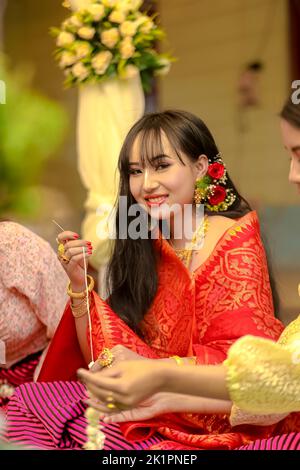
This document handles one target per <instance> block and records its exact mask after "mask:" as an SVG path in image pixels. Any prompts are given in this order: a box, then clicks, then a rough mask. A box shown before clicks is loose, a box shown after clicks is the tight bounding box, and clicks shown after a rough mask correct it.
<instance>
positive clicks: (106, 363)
mask: <svg viewBox="0 0 300 470" xmlns="http://www.w3.org/2000/svg"><path fill="white" fill-rule="evenodd" d="M113 360H114V355H113V353H112V352H111V350H110V349H108V348H103V349H102V351H101V353H100V356H99V357H98V359H97V362H98V363H99V364H100V366H101V367H110V366H111V365H112V363H113Z"/></svg>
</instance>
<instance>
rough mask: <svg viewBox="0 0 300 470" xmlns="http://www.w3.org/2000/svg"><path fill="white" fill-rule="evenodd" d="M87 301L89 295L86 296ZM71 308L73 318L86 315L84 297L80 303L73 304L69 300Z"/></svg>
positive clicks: (86, 309)
mask: <svg viewBox="0 0 300 470" xmlns="http://www.w3.org/2000/svg"><path fill="white" fill-rule="evenodd" d="M88 302H90V296H89V298H88ZM71 310H72V315H73V317H74V318H80V317H83V316H84V315H86V314H87V312H88V308H87V301H86V299H84V300H83V301H82V302H80V304H77V305H73V304H72V302H71Z"/></svg>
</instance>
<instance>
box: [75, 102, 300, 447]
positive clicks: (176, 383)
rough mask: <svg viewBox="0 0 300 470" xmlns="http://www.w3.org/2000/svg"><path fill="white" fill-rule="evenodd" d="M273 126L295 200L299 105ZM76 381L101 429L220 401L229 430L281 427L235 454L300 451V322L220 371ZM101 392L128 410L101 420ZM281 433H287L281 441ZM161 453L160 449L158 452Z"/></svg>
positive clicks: (108, 375) (243, 342)
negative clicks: (96, 414)
mask: <svg viewBox="0 0 300 470" xmlns="http://www.w3.org/2000/svg"><path fill="white" fill-rule="evenodd" d="M280 124H281V133H282V138H283V142H284V146H285V148H286V150H287V152H288V154H289V157H290V173H289V180H290V182H291V183H292V184H294V185H295V186H296V187H297V189H298V190H299V192H300V105H299V104H298V105H297V104H294V103H292V101H291V100H290V99H289V100H288V101H287V103H286V104H285V105H284V107H283V109H282V112H281V122H280ZM299 295H300V284H299ZM79 376H80V377H81V379H83V380H84V381H85V382H86V384H87V386H88V388H89V389H90V391H91V392H92V393H93V395H94V397H95V398H97V399H98V402H95V400H92V401H91V404H92V405H93V406H94V407H96V408H97V409H98V410H99V411H101V413H102V414H103V416H105V418H104V421H105V422H106V423H122V422H127V421H136V420H139V419H150V418H152V417H153V416H157V415H158V414H161V413H164V412H166V411H168V412H171V411H172V412H188V411H189V412H192V411H194V412H199V411H200V410H201V411H202V412H204V410H205V409H206V410H207V411H208V412H210V410H211V409H212V407H213V406H214V403H216V399H217V400H226V401H224V402H223V403H224V409H226V406H227V407H231V404H230V400H232V402H233V404H234V406H233V407H232V411H231V416H230V422H231V424H232V425H233V426H234V425H241V424H245V423H246V424H253V423H256V424H260V425H267V424H270V423H271V422H272V423H277V422H280V421H281V423H279V425H278V426H277V427H276V429H275V430H274V437H272V438H270V439H263V440H257V441H255V442H253V443H251V444H249V445H248V446H244V447H243V449H246V450H250V449H251V450H300V432H297V431H299V429H300V315H299V316H298V318H297V319H296V320H294V321H293V322H292V323H290V324H289V325H288V327H287V328H286V329H285V330H284V332H283V333H282V334H281V336H280V338H279V340H278V341H277V342H274V341H270V340H268V339H263V338H256V337H254V336H250V335H247V336H245V337H243V338H241V339H239V340H238V341H236V342H235V343H234V345H233V346H232V347H231V348H230V349H229V352H228V358H227V360H226V361H225V362H224V363H223V364H222V365H217V366H199V367H190V366H188V367H177V366H176V365H170V364H158V363H157V362H154V361H149V362H148V363H147V364H144V367H143V369H142V370H141V369H140V368H139V364H138V363H136V362H131V361H129V362H128V361H127V362H125V363H120V364H118V366H116V367H114V368H112V369H106V370H103V371H102V372H101V373H100V374H99V373H97V374H91V373H90V372H88V371H85V370H81V371H79ZM108 391H109V393H110V394H111V395H112V396H113V397H114V399H115V400H116V401H117V403H118V405H119V406H123V407H124V406H125V407H127V408H128V409H125V410H123V411H121V410H118V409H117V408H116V409H115V410H112V412H111V413H109V410H108V409H107V407H106V406H105V397H106V396H107V394H108ZM170 392H171V393H170ZM180 393H183V394H190V395H179V394H180ZM204 397H205V398H204ZM218 403H220V402H218ZM129 407H130V408H131V409H129ZM290 413H293V414H291V415H289V414H290ZM287 415H289V416H288V418H287V419H284V418H285V417H286V416H287ZM282 420H283V421H282ZM289 429H290V430H291V431H292V432H290V433H287V430H289ZM163 445H165V442H164V443H160V444H158V446H160V447H161V446H163Z"/></svg>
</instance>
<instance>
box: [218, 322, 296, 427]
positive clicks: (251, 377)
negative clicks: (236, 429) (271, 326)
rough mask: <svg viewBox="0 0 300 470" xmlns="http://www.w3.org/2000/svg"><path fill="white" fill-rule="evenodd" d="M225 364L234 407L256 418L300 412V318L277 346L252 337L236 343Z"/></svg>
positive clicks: (288, 328)
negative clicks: (264, 415) (272, 414)
mask: <svg viewBox="0 0 300 470" xmlns="http://www.w3.org/2000/svg"><path fill="white" fill-rule="evenodd" d="M224 364H225V366H226V367H227V385H228V390H229V394H230V397H231V399H232V401H233V403H234V405H236V406H237V407H239V408H241V409H242V410H245V411H247V412H251V413H257V414H266V413H268V414H271V413H290V412H292V411H300V316H299V317H298V318H297V319H296V320H295V321H294V322H292V323H291V324H290V325H289V326H288V327H287V328H286V329H285V330H284V332H283V333H282V335H281V337H280V339H279V340H278V342H277V343H275V342H273V341H271V340H268V339H264V338H258V337H254V336H244V337H243V338H241V339H239V340H238V341H237V342H236V343H235V344H234V345H233V346H232V347H231V348H230V351H229V354H228V358H227V359H226V361H225V362H224ZM253 416H254V415H253ZM248 422H249V421H248Z"/></svg>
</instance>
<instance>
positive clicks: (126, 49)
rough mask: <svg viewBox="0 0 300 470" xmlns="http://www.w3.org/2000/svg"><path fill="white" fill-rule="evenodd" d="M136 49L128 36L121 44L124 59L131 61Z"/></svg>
mask: <svg viewBox="0 0 300 470" xmlns="http://www.w3.org/2000/svg"><path fill="white" fill-rule="evenodd" d="M134 51H135V47H134V45H133V43H132V39H131V38H130V37H129V36H127V37H126V38H124V39H123V40H122V41H121V43H120V52H121V57H122V59H130V57H132V56H133V54H134Z"/></svg>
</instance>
